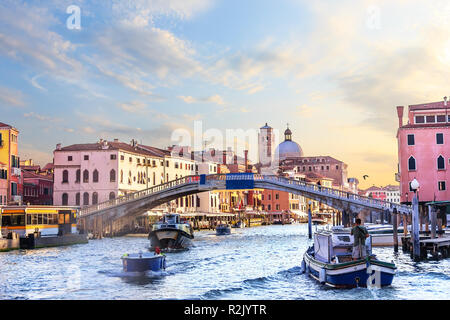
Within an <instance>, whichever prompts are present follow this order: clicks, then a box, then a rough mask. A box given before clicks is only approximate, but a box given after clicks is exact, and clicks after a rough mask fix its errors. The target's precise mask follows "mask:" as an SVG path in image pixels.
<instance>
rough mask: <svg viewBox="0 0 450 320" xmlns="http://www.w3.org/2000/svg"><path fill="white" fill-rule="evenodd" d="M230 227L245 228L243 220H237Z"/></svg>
mask: <svg viewBox="0 0 450 320" xmlns="http://www.w3.org/2000/svg"><path fill="white" fill-rule="evenodd" d="M231 227H232V228H245V222H244V221H238V222H236V223H235V224H233V225H232V226H231Z"/></svg>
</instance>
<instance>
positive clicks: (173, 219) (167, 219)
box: [164, 214, 180, 224]
mask: <svg viewBox="0 0 450 320" xmlns="http://www.w3.org/2000/svg"><path fill="white" fill-rule="evenodd" d="M164 223H167V224H177V223H180V221H179V216H178V215H175V214H167V215H165V216H164Z"/></svg>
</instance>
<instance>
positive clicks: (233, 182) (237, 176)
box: [226, 173, 255, 189]
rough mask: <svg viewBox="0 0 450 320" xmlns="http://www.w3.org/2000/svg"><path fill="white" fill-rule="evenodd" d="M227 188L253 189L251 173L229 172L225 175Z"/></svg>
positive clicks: (253, 183) (253, 182)
mask: <svg viewBox="0 0 450 320" xmlns="http://www.w3.org/2000/svg"><path fill="white" fill-rule="evenodd" d="M226 186H227V189H253V188H254V186H255V181H254V178H253V173H229V174H227V175H226Z"/></svg>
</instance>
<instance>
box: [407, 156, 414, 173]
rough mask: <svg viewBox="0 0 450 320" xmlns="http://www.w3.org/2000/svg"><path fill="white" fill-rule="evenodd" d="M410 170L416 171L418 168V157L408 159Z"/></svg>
mask: <svg viewBox="0 0 450 320" xmlns="http://www.w3.org/2000/svg"><path fill="white" fill-rule="evenodd" d="M408 170H409V171H415V170H416V159H414V157H413V156H411V157H409V159H408Z"/></svg>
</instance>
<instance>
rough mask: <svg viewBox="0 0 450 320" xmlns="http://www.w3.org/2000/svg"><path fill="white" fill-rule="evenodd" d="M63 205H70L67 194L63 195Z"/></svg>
mask: <svg viewBox="0 0 450 320" xmlns="http://www.w3.org/2000/svg"><path fill="white" fill-rule="evenodd" d="M62 205H63V206H67V205H69V195H68V194H67V193H63V194H62Z"/></svg>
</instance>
